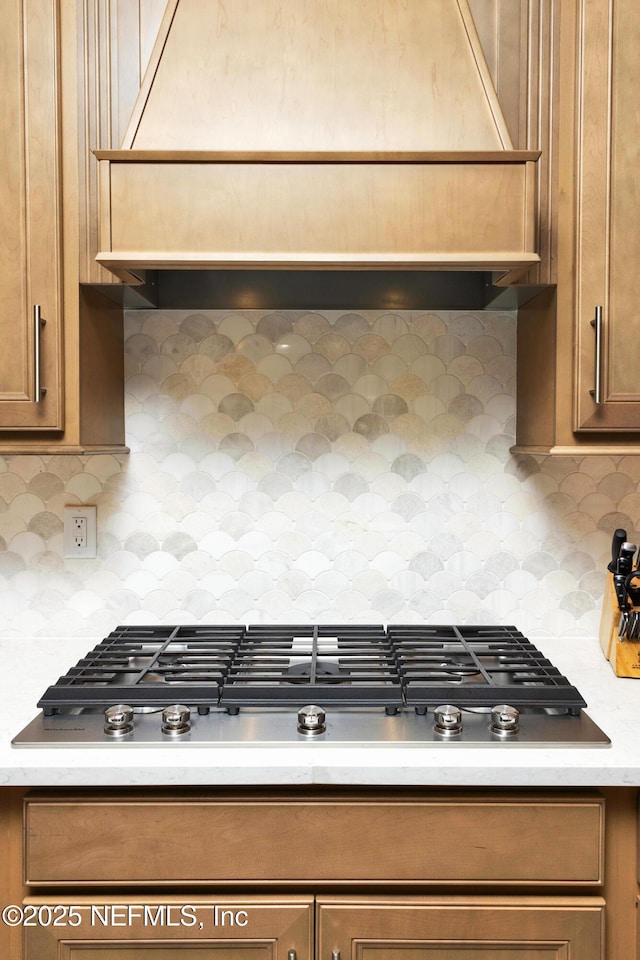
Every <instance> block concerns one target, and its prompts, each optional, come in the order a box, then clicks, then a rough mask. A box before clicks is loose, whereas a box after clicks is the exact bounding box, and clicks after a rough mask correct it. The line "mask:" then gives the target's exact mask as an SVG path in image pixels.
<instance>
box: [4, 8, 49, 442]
mask: <svg viewBox="0 0 640 960" xmlns="http://www.w3.org/2000/svg"><path fill="white" fill-rule="evenodd" d="M0 80H1V82H0V117H1V118H2V123H3V127H4V133H3V136H2V137H0V170H1V171H2V174H1V175H0V223H1V224H2V228H1V229H0V311H1V312H0V330H1V331H2V346H3V348H2V351H0V429H14V430H61V429H62V427H63V404H62V393H61V380H62V360H61V349H62V330H61V323H62V260H61V248H60V236H61V203H60V200H61V198H60V114H59V109H60V102H59V97H60V73H59V35H58V3H57V2H56V0H25V2H20V0H3V3H2V30H1V31H0ZM36 306H37V308H38V310H39V311H40V314H41V317H42V320H43V321H45V322H44V323H41V322H40V321H39V319H38V317H37V316H36V313H35V310H36ZM38 353H39V356H38ZM38 378H39V379H38ZM43 389H44V390H45V391H46V392H42V390H43Z"/></svg>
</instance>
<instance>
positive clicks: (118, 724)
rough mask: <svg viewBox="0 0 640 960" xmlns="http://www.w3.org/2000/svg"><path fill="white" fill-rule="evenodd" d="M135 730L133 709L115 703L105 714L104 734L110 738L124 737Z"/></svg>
mask: <svg viewBox="0 0 640 960" xmlns="http://www.w3.org/2000/svg"><path fill="white" fill-rule="evenodd" d="M132 730H133V707H130V706H129V704H128V703H115V704H114V705H113V706H111V707H107V709H106V710H105V712H104V732H105V733H106V734H108V735H109V736H110V737H124V736H125V734H127V733H131V731H132Z"/></svg>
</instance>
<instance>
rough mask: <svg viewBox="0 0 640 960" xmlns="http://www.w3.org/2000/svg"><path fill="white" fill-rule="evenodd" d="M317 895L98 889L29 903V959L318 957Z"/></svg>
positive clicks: (274, 959) (26, 930) (280, 959)
mask: <svg viewBox="0 0 640 960" xmlns="http://www.w3.org/2000/svg"><path fill="white" fill-rule="evenodd" d="M312 921H313V901H312V899H311V898H300V897H285V896H282V897H279V898H275V897H273V898H269V899H266V898H260V899H257V898H256V897H249V896H248V897H244V898H242V899H240V898H234V899H230V898H228V897H220V898H218V899H216V898H213V897H211V898H207V899H206V900H205V899H203V898H202V897H194V898H193V899H189V898H188V897H181V898H177V897H167V898H163V897H161V896H155V897H150V898H144V899H139V898H134V897H131V898H129V899H124V898H122V897H120V898H115V897H108V896H107V897H100V896H96V897H93V898H92V899H91V901H89V900H88V899H87V898H86V897H77V898H75V899H74V898H73V897H68V898H64V899H59V898H56V899H51V898H49V899H40V898H37V899H36V898H34V899H30V900H28V901H25V904H24V960H156V958H159V957H161V958H162V960H174V958H175V960H285V958H286V957H287V956H292V951H293V952H294V953H295V958H296V960H313V958H312V950H313V942H312V930H313V922H312Z"/></svg>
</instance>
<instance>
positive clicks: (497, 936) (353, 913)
mask: <svg viewBox="0 0 640 960" xmlns="http://www.w3.org/2000/svg"><path fill="white" fill-rule="evenodd" d="M603 913H604V902H603V901H602V900H600V899H598V898H595V897H593V898H592V897H587V898H543V897H531V898H527V897H513V898H501V897H451V898H444V897H436V898H429V899H416V898H401V897H398V898H392V899H389V900H384V901H378V902H373V901H372V900H371V899H364V898H359V899H350V898H335V899H326V900H325V899H320V900H319V902H318V905H317V924H318V949H317V960H568V958H569V957H571V958H575V960H602V958H603V957H604V956H605V954H604V943H603Z"/></svg>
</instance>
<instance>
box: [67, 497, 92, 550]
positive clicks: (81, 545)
mask: <svg viewBox="0 0 640 960" xmlns="http://www.w3.org/2000/svg"><path fill="white" fill-rule="evenodd" d="M96 527H97V524H96V508H95V507H94V506H80V505H78V506H74V507H65V508H64V531H63V540H64V555H65V557H67V558H69V559H72V558H74V557H82V558H87V557H88V558H89V559H91V558H93V557H95V556H96V555H97V547H98V538H97V530H96Z"/></svg>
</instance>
